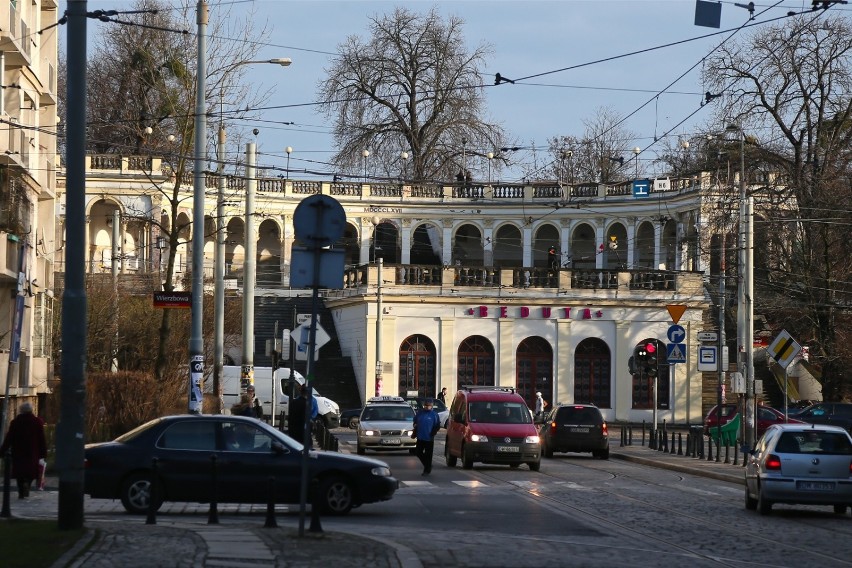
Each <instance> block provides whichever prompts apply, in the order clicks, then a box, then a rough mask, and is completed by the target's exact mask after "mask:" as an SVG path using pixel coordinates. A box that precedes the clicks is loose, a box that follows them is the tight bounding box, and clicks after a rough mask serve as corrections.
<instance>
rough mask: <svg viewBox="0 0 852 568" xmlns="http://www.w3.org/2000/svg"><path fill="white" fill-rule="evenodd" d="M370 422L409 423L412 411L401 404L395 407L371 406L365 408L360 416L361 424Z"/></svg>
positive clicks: (411, 418)
mask: <svg viewBox="0 0 852 568" xmlns="http://www.w3.org/2000/svg"><path fill="white" fill-rule="evenodd" d="M371 420H388V421H395V420H399V421H405V422H411V421H412V420H414V411H413V410H412V409H411V407H410V406H403V405H401V404H399V405H395V406H372V407H368V408H365V409H364V412H363V413H362V414H361V422H369V421H371Z"/></svg>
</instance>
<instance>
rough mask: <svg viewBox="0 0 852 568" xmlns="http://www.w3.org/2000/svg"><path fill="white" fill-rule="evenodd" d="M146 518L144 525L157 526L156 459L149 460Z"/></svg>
mask: <svg viewBox="0 0 852 568" xmlns="http://www.w3.org/2000/svg"><path fill="white" fill-rule="evenodd" d="M148 484H149V485H148V516H147V517H145V524H146V525H156V524H157V458H153V459H152V460H151V480H150V481H149V482H148Z"/></svg>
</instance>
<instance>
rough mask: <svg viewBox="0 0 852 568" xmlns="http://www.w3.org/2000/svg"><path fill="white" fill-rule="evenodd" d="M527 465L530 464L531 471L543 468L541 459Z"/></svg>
mask: <svg viewBox="0 0 852 568" xmlns="http://www.w3.org/2000/svg"><path fill="white" fill-rule="evenodd" d="M527 465H528V466H530V471H538V470H540V469H541V461H537V462H530V463H528V464H527Z"/></svg>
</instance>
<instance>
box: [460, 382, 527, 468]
mask: <svg viewBox="0 0 852 568" xmlns="http://www.w3.org/2000/svg"><path fill="white" fill-rule="evenodd" d="M444 457H445V458H446V460H447V466H449V467H455V466H456V461H457V460H459V459H461V460H462V467H464V468H465V469H471V468H472V467H473V464H474V462H482V463H489V464H506V465H509V466H511V467H518V466H519V465H521V464H522V463H525V464H527V465H528V466H529V468H530V469H531V470H532V471H538V470H539V468H540V467H541V441H540V439H539V436H538V431H537V430H536V427H535V424H534V423H533V417H532V413H531V412H530V409H529V407H527V403H526V402H525V401H524V399H523V398H522V397H521V395H519V394H518V393H517V392H515V389H514V388H513V387H477V386H465V387H462V388H461V389H459V391H458V392H456V396H455V398H454V399H453V403H452V405H451V406H450V420H449V423H448V424H447V442H446V446H445V449H444Z"/></svg>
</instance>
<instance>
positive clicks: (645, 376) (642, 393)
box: [633, 338, 671, 409]
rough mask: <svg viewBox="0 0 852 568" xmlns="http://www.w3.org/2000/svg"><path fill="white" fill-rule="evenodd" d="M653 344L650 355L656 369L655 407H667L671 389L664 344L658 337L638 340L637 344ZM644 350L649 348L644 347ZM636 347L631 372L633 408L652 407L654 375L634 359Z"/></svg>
mask: <svg viewBox="0 0 852 568" xmlns="http://www.w3.org/2000/svg"><path fill="white" fill-rule="evenodd" d="M649 344H651V345H653V346H654V353H653V355H651V356H652V357H654V358H655V362H656V369H657V375H656V376H657V408H658V409H668V408H669V396H670V390H671V385H670V383H671V379H670V378H669V363H668V358H667V357H666V344H665V343H663V342H662V341H660V340H659V339H653V338H648V339H644V340H642V341H640V342H639V343H638V344H637V345H636V347H639V346H647V345H649ZM645 349H646V351H648V352H650V349H648V348H647V347H645ZM636 352H637V349H636V348H634V349H633V358H634V367H635V372H634V373H633V408H640V409H652V408H653V400H654V376H652V375H650V374H649V373H647V372H646V370H645V369H643V368H642V365H641V364H640V363H639V362H637V361H636Z"/></svg>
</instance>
